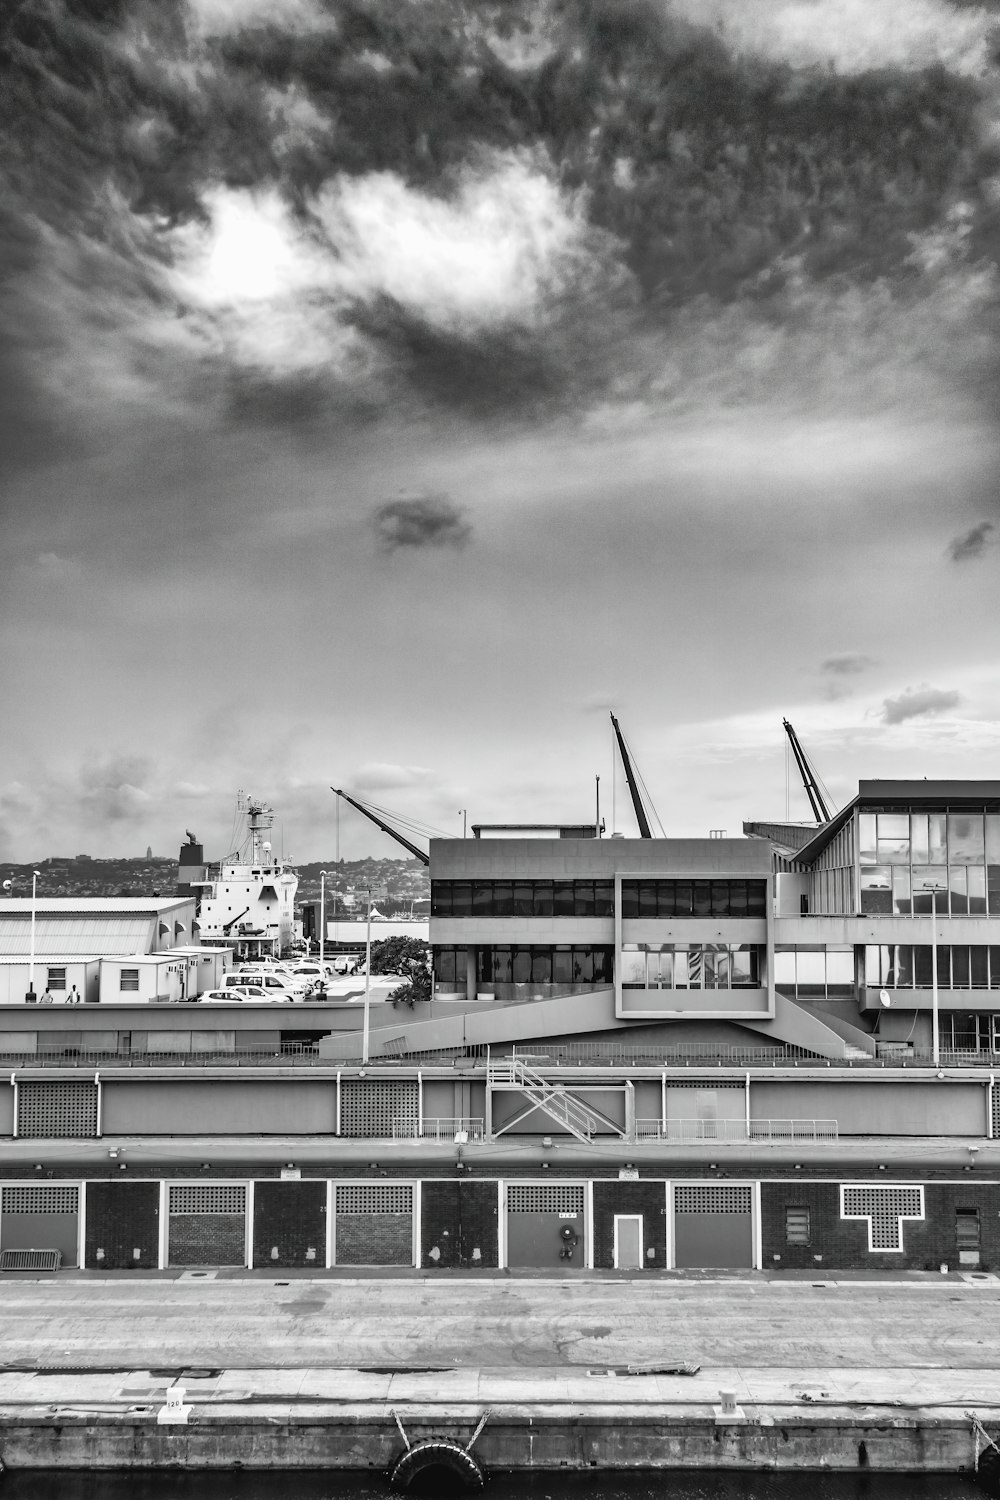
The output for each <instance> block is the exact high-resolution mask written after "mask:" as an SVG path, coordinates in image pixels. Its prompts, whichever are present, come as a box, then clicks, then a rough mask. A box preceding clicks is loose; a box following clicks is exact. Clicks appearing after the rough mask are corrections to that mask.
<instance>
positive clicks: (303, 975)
mask: <svg viewBox="0 0 1000 1500" xmlns="http://www.w3.org/2000/svg"><path fill="white" fill-rule="evenodd" d="M288 973H289V975H290V976H291V977H292V978H293V979H304V980H306V982H307V983H310V984H315V983H316V980H317V979H323V980H326V979H332V978H333V977H334V969H333V965H332V964H328V963H324V964H320V963H318V962H317V963H308V964H296V965H295V967H294V968H293V969H289V970H288Z"/></svg>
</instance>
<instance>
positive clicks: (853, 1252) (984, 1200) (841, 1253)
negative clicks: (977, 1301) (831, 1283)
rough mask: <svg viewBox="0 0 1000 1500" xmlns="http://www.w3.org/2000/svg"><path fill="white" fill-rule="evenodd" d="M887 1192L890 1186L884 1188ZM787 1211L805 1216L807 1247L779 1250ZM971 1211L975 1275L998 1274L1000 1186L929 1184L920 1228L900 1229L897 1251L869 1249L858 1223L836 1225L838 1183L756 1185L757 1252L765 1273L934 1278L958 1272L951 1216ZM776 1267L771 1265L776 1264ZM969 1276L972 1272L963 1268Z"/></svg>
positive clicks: (865, 1231) (906, 1225)
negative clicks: (976, 1245)
mask: <svg viewBox="0 0 1000 1500" xmlns="http://www.w3.org/2000/svg"><path fill="white" fill-rule="evenodd" d="M884 1185H885V1186H886V1187H893V1186H896V1185H897V1184H895V1183H893V1182H892V1181H889V1182H887V1183H885V1184H884ZM880 1186H881V1184H880ZM786 1207H789V1208H793V1207H802V1208H808V1209H809V1214H810V1244H808V1245H789V1244H786V1242H785V1209H786ZM960 1208H977V1209H978V1210H979V1222H980V1228H981V1236H982V1250H981V1260H980V1266H979V1269H980V1270H996V1269H998V1268H1000V1186H997V1185H996V1184H990V1183H977V1182H975V1181H974V1180H970V1182H969V1183H968V1184H965V1183H961V1184H953V1183H933V1182H932V1183H927V1184H926V1185H925V1187H924V1213H925V1218H924V1220H923V1221H922V1222H921V1221H905V1222H904V1224H903V1250H902V1253H900V1252H898V1251H893V1252H888V1251H875V1252H872V1251H870V1250H869V1249H868V1224H867V1221H866V1220H864V1219H841V1217H840V1184H839V1183H837V1182H794V1181H790V1182H765V1183H763V1184H762V1185H761V1246H762V1251H763V1264H764V1268H765V1269H768V1268H779V1269H782V1270H795V1269H801V1268H806V1269H809V1270H816V1271H817V1272H819V1271H821V1270H823V1269H827V1270H858V1269H861V1270H884V1271H899V1270H904V1269H905V1270H917V1271H924V1270H926V1271H936V1270H937V1269H938V1267H939V1266H941V1265H947V1266H948V1267H949V1269H950V1270H958V1269H960V1267H959V1263H958V1245H957V1242H956V1227H955V1225H956V1211H957V1210H958V1209H960ZM776 1255H778V1256H780V1257H781V1258H780V1260H775V1258H774V1257H775V1256H776ZM967 1269H973V1268H972V1267H968V1268H967Z"/></svg>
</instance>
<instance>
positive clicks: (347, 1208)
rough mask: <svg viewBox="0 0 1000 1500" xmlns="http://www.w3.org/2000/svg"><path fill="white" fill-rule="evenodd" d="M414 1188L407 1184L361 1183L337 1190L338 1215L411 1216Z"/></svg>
mask: <svg viewBox="0 0 1000 1500" xmlns="http://www.w3.org/2000/svg"><path fill="white" fill-rule="evenodd" d="M412 1212H413V1188H412V1187H410V1186H409V1185H408V1184H406V1183H360V1184H357V1183H356V1184H352V1185H351V1186H350V1187H338V1188H337V1213H338V1214H409V1213H412Z"/></svg>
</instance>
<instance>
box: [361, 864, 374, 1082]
mask: <svg viewBox="0 0 1000 1500" xmlns="http://www.w3.org/2000/svg"><path fill="white" fill-rule="evenodd" d="M371 989H372V892H371V886H369V887H368V926H367V930H366V933H365V1023H364V1031H363V1032H362V1038H361V1061H362V1063H364V1065H365V1066H366V1067H367V1065H368V1023H369V1009H368V1007H369V1005H370V1003H371Z"/></svg>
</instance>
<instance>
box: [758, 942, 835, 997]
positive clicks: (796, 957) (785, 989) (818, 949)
mask: <svg viewBox="0 0 1000 1500" xmlns="http://www.w3.org/2000/svg"><path fill="white" fill-rule="evenodd" d="M774 985H775V989H778V990H780V991H781V993H782V994H783V995H790V996H791V997H792V998H793V999H796V1000H846V999H853V998H854V994H855V984H854V948H853V946H834V945H832V944H831V945H828V946H823V945H821V944H820V945H815V944H803V943H800V944H797V945H793V946H787V947H782V946H778V947H776V948H775V950H774Z"/></svg>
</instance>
